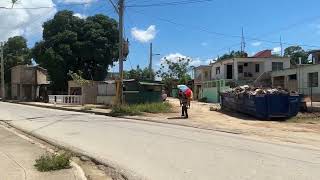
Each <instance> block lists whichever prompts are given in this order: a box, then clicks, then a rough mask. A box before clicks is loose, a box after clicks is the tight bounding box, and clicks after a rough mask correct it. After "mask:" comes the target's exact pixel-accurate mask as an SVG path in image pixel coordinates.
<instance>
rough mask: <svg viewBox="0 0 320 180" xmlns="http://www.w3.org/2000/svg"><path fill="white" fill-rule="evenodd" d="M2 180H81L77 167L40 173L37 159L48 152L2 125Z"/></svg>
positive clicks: (0, 136)
mask: <svg viewBox="0 0 320 180" xmlns="http://www.w3.org/2000/svg"><path fill="white" fill-rule="evenodd" d="M0 144H1V145H0V179H5V180H6V179H8V180H9V179H10V180H23V179H30V180H38V179H39V180H40V179H41V180H57V179H59V180H81V179H83V178H82V177H81V173H79V172H78V170H77V169H76V168H75V167H72V168H71V169H65V170H60V171H54V172H44V173H43V172H39V171H37V170H36V169H35V167H34V163H35V159H37V158H38V157H40V156H41V155H43V154H45V153H46V150H45V149H43V148H41V147H39V146H38V145H36V144H34V143H33V142H30V141H28V140H26V139H25V137H24V136H18V135H17V134H15V133H14V132H13V131H10V130H9V129H7V128H6V127H4V126H2V125H0Z"/></svg>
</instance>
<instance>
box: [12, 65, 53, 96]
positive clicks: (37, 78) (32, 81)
mask: <svg viewBox="0 0 320 180" xmlns="http://www.w3.org/2000/svg"><path fill="white" fill-rule="evenodd" d="M47 74H48V73H47V70H46V69H44V68H42V67H40V66H29V65H18V66H15V67H13V68H11V98H12V99H17V100H24V101H34V100H46V99H47V86H48V85H49V82H48V80H47Z"/></svg>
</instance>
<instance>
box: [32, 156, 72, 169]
mask: <svg viewBox="0 0 320 180" xmlns="http://www.w3.org/2000/svg"><path fill="white" fill-rule="evenodd" d="M70 158H71V155H70V154H67V153H63V154H60V155H56V154H46V155H42V156H41V157H40V158H39V159H36V164H35V165H34V166H35V167H36V168H37V170H38V171H40V172H47V171H56V170H60V169H68V168H70Z"/></svg>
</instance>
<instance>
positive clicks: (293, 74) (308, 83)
mask: <svg viewBox="0 0 320 180" xmlns="http://www.w3.org/2000/svg"><path fill="white" fill-rule="evenodd" d="M309 53H310V56H309V60H310V61H311V62H312V64H298V65H296V66H295V67H294V68H291V69H284V70H281V71H275V72H272V73H271V79H272V86H273V87H282V88H284V89H288V90H290V91H297V92H299V93H302V94H304V95H306V96H309V97H311V98H312V101H319V100H320V86H319V74H320V58H319V57H320V51H319V50H315V51H310V52H309Z"/></svg>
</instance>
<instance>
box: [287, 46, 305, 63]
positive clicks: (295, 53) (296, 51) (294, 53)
mask: <svg viewBox="0 0 320 180" xmlns="http://www.w3.org/2000/svg"><path fill="white" fill-rule="evenodd" d="M284 56H285V57H290V59H291V63H292V64H298V63H299V57H301V62H302V63H303V64H307V63H308V53H307V52H306V51H305V50H304V49H303V48H302V47H300V46H289V47H287V48H286V49H285V50H284Z"/></svg>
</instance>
